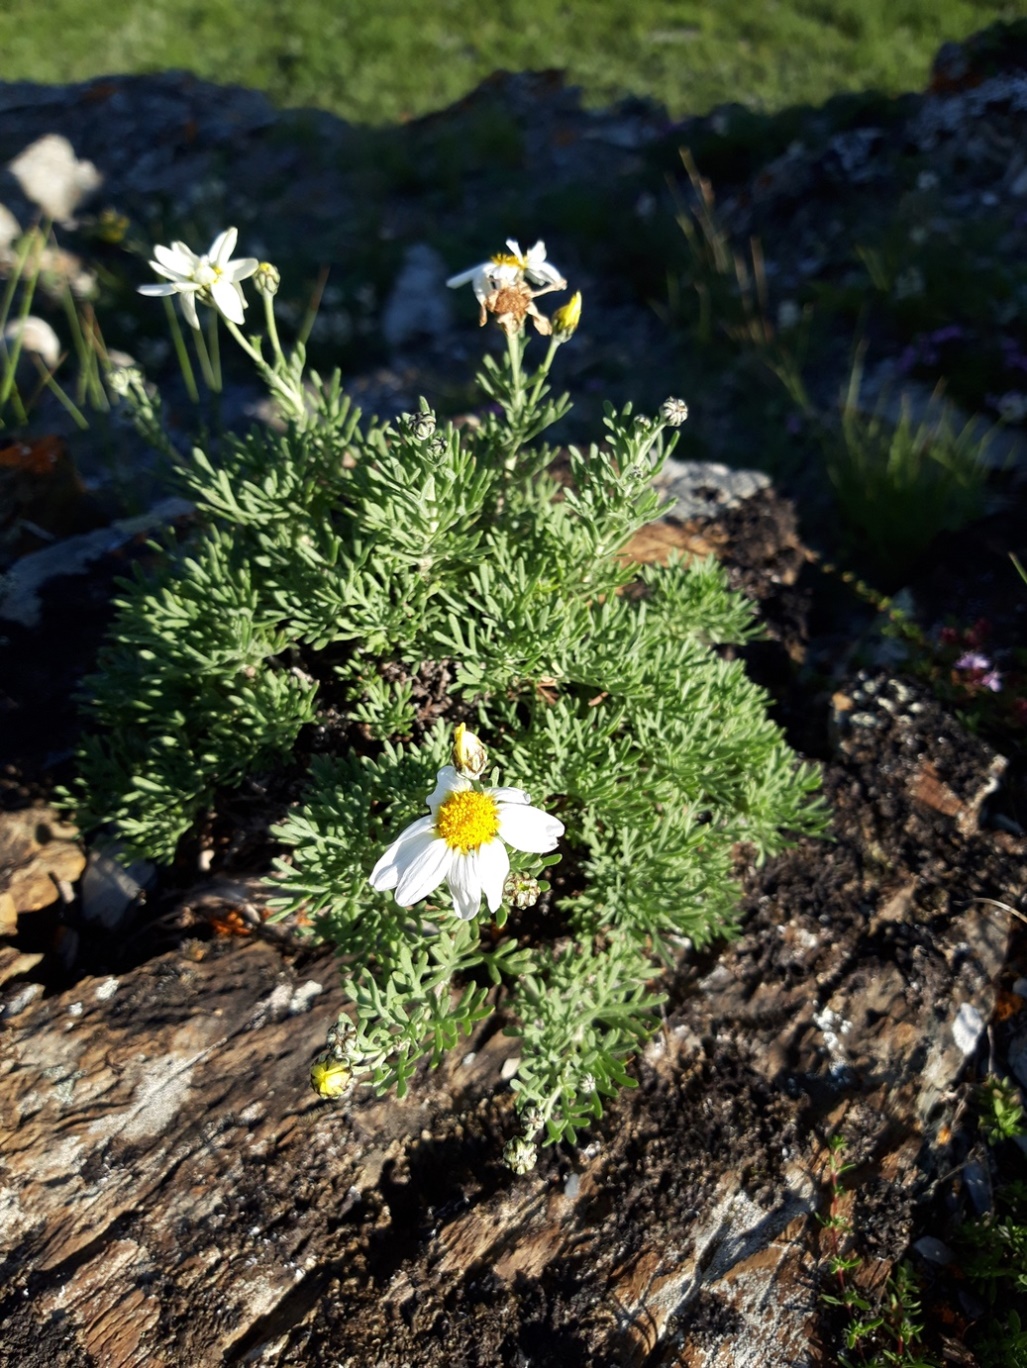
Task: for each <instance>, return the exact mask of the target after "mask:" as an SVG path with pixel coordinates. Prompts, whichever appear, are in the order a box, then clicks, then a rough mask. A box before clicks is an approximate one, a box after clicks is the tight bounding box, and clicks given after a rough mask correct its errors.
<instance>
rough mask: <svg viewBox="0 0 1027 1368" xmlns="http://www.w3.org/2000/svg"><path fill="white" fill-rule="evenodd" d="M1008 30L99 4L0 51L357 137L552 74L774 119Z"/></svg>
mask: <svg viewBox="0 0 1027 1368" xmlns="http://www.w3.org/2000/svg"><path fill="white" fill-rule="evenodd" d="M1018 14H1022V7H1021V6H1020V5H1019V4H1018V3H1017V0H901V3H886V0H832V3H831V4H825V3H824V0H790V3H788V4H787V5H774V6H770V5H753V4H752V3H751V0H723V3H721V4H719V5H708V4H703V3H701V0H635V3H633V4H632V5H630V6H625V5H624V4H622V3H619V0H565V2H564V3H563V4H561V5H558V6H555V5H554V6H552V7H548V8H547V7H544V6H539V5H537V4H530V3H528V0H508V3H507V4H506V5H504V6H503V8H502V10H495V11H491V10H485V11H483V10H482V9H481V7H480V6H477V5H474V4H473V3H471V0H445V3H444V4H439V3H437V0H380V3H378V4H376V5H363V4H357V3H355V0H341V2H340V0H331V3H329V0H297V3H295V4H293V5H291V6H290V7H289V9H288V11H287V12H286V11H284V10H283V9H282V8H281V6H279V5H276V4H273V3H272V2H271V0H261V2H260V3H256V4H254V5H252V6H246V7H242V6H239V5H235V4H230V3H228V0H208V3H207V4H205V5H203V6H202V7H201V6H197V5H195V4H193V3H191V0H159V3H156V4H154V5H151V6H148V7H147V8H146V9H145V10H144V9H142V8H141V7H140V6H139V5H138V4H137V3H135V0H110V2H109V4H108V5H107V6H105V7H104V9H103V10H102V11H98V10H96V9H93V8H91V7H88V6H83V5H82V4H81V3H80V0H51V5H50V7H49V8H48V10H47V18H48V21H49V24H50V25H52V31H53V32H56V33H60V34H61V35H62V42H60V43H57V44H55V43H52V42H49V41H47V36H46V30H45V29H44V28H43V27H42V26H41V25H39V24H38V23H37V22H36V20H37V18H38V12H37V10H36V9H35V8H34V7H33V5H32V4H31V0H7V3H6V4H5V5H4V6H3V8H2V11H0V52H3V53H4V57H5V75H6V76H7V77H8V79H16V78H27V79H32V80H42V81H69V80H84V79H86V78H88V77H90V76H98V75H105V74H107V73H108V72H111V71H154V70H159V69H163V68H167V67H180V68H185V69H188V70H191V71H195V72H196V73H197V74H198V75H200V76H204V77H206V78H207V79H209V80H215V81H229V82H238V83H240V84H243V85H251V86H255V87H257V88H259V89H263V90H266V91H267V92H268V93H269V94H270V95H271V97H272V98H273V99H274V100H276V101H277V102H278V103H279V104H280V105H282V106H283V107H290V106H309V105H316V106H319V107H321V108H327V109H332V110H335V111H336V112H337V113H339V114H341V115H343V116H344V117H345V118H347V119H351V120H357V121H369V122H380V121H384V120H393V121H394V120H396V119H398V118H409V117H411V116H416V115H419V114H424V113H427V112H428V111H430V110H432V109H438V108H440V107H441V106H442V105H444V104H448V103H451V102H452V101H454V100H457V99H459V98H460V97H461V96H462V95H464V94H465V93H466V92H467V91H468V90H469V89H470V88H471V87H472V86H474V85H476V84H477V83H478V82H479V81H482V80H484V79H485V78H486V77H487V76H489V75H490V74H491V73H492V72H493V71H495V70H496V69H497V68H505V69H507V70H515V71H516V70H525V69H534V70H538V69H539V68H540V67H549V68H554V67H558V68H561V69H563V70H566V71H567V72H568V75H569V79H570V80H571V81H572V82H573V83H574V84H580V85H582V86H584V88H585V91H586V94H587V96H588V98H589V100H590V101H591V102H593V103H598V102H608V101H609V100H611V99H614V98H617V97H620V96H623V95H625V94H629V93H630V94H636V95H651V96H652V97H654V98H655V99H658V100H661V101H663V102H664V103H665V104H667V106H668V108H669V110H670V112H671V115H672V117H680V116H681V115H684V114H689V113H698V112H701V111H703V110H706V109H709V108H710V107H712V106H713V105H715V104H722V103H724V102H726V101H732V102H736V101H739V100H744V101H745V103H747V104H749V105H750V106H751V107H753V108H757V109H764V108H781V107H784V106H788V105H793V104H795V103H797V102H807V101H810V102H812V101H820V100H823V99H825V98H826V97H827V96H829V95H831V94H833V93H835V92H836V91H838V90H842V89H847V90H864V89H866V88H867V87H875V88H877V89H887V90H890V91H898V90H906V89H909V88H910V86H922V85H923V84H924V82H925V81H926V78H927V74H928V70H929V67H930V62H931V59H932V57H933V56H934V53H935V51H936V50H937V48H938V47H939V45H940V44H941V43H942V42H943V41H945V40H946V39H957V38H960V37H963V36H964V35H966V34H968V33H971V32H972V31H973V30H974V29H977V28H980V27H981V26H982V25H983V24H985V23H987V22H989V20H991V19H997V18H1010V19H1011V18H1014V17H1016V16H1017V15H1018ZM489 146H490V148H492V147H493V146H494V142H490V144H489ZM503 146H504V145H503V143H502V142H499V143H498V150H499V151H500V152H502V150H503ZM462 154H463V149H462V148H458V149H457V156H458V157H459V156H460V155H462Z"/></svg>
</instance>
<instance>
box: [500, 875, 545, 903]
mask: <svg viewBox="0 0 1027 1368" xmlns="http://www.w3.org/2000/svg"><path fill="white" fill-rule="evenodd" d="M541 893H542V890H541V889H540V888H539V885H538V879H532V878H530V877H529V876H528V875H527V874H508V875H507V876H506V882H505V883H504V884H503V897H504V898H505V899H506V901H507V902H508V903H509V904H510V906H511V907H516V908H517V910H518V911H519V912H523V911H524V909H525V908H526V907H534V906H535V904H536V903H537V902H538V900H539V897H540V896H541Z"/></svg>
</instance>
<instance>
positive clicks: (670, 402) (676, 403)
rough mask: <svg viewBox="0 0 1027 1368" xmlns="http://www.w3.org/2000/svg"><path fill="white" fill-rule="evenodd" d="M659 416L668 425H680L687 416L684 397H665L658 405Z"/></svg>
mask: <svg viewBox="0 0 1027 1368" xmlns="http://www.w3.org/2000/svg"><path fill="white" fill-rule="evenodd" d="M660 416H661V417H662V418H663V421H664V422H665V423H667V424H669V426H670V427H680V426H681V424H682V423H683V422H685V420H686V419H687V418H688V405H687V404H686V403H685V401H684V399H665V400H664V401H663V403H662V404H661V405H660Z"/></svg>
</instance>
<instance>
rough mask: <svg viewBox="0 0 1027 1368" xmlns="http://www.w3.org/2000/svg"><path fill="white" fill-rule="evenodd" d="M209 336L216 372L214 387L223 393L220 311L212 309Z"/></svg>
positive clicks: (208, 326)
mask: <svg viewBox="0 0 1027 1368" xmlns="http://www.w3.org/2000/svg"><path fill="white" fill-rule="evenodd" d="M207 338H208V342H209V347H210V361H211V368H212V370H213V373H214V389H215V390H216V391H217V393H218V394H220V393H221V339H220V338H219V337H218V311H217V309H211V311H210V319H209V321H208V323H207Z"/></svg>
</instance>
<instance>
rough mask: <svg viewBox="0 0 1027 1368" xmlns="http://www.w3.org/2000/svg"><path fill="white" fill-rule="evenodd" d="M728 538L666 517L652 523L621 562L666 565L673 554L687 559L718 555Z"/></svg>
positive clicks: (622, 554) (626, 550)
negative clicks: (689, 557)
mask: <svg viewBox="0 0 1027 1368" xmlns="http://www.w3.org/2000/svg"><path fill="white" fill-rule="evenodd" d="M724 544H725V538H724V537H723V536H721V535H719V533H718V529H717V528H716V527H710V526H703V527H700V526H699V525H698V524H696V523H692V522H686V523H683V522H678V521H677V520H676V519H673V518H663V519H661V520H660V521H659V522H653V523H649V524H648V525H647V526H646V527H643V528H641V529H640V530H639V531H638V532H636V533H635V535H634V536H633V537H632V538H631V540H630V541H629V542H628V544H627V545H626V546H625V547H624V549H623V550H622V551H621V552H620V554H619V557H618V559H620V560H622V561H624V562H626V563H628V564H631V563H635V564H638V563H641V564H643V565H666V563H667V560H668V558H669V557H670V554H671V552H674V551H676V552H678V553H679V554H683V555H685V556H715V555H717V554H718V553H719V552H720V551H722V550H723V547H724Z"/></svg>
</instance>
